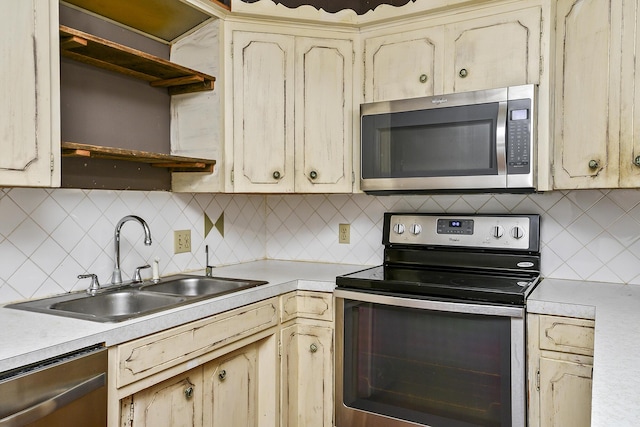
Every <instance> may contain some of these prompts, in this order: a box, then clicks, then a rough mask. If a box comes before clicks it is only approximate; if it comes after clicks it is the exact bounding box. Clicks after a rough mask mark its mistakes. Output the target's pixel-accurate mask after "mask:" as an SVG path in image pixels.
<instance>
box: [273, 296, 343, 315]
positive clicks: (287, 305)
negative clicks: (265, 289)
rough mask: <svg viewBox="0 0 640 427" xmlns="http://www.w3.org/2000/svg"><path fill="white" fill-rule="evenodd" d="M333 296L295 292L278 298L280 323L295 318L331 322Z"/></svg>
mask: <svg viewBox="0 0 640 427" xmlns="http://www.w3.org/2000/svg"><path fill="white" fill-rule="evenodd" d="M332 307H333V296H332V294H329V293H323V292H312V291H296V292H290V293H288V294H285V295H283V296H281V297H280V310H281V321H282V322H286V321H289V320H291V319H295V318H296V317H304V318H307V319H314V320H326V321H329V322H330V321H332V320H333V309H332Z"/></svg>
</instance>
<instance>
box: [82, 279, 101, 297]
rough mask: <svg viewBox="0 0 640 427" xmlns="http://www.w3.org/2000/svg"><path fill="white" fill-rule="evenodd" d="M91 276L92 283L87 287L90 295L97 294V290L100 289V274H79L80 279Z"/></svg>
mask: <svg viewBox="0 0 640 427" xmlns="http://www.w3.org/2000/svg"><path fill="white" fill-rule="evenodd" d="M89 278H91V284H90V285H89V287H88V288H87V293H88V294H89V295H95V294H96V291H97V290H98V289H100V282H98V276H97V275H95V274H79V275H78V279H89Z"/></svg>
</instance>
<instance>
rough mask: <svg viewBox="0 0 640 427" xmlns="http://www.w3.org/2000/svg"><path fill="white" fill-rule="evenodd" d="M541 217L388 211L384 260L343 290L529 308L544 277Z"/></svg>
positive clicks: (343, 279)
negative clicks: (531, 297) (527, 302)
mask: <svg viewBox="0 0 640 427" xmlns="http://www.w3.org/2000/svg"><path fill="white" fill-rule="evenodd" d="M539 221H540V219H539V216H538V215H503V216H489V215H455V216H454V215H433V214H396V213H387V214H385V222H384V230H383V243H384V244H385V264H384V265H381V266H377V267H371V268H368V269H365V270H362V271H358V272H355V273H351V274H347V275H344V276H339V277H337V278H336V284H337V286H338V287H340V288H348V289H354V290H361V291H370V292H382V293H386V294H394V295H396V294H397V295H401V296H402V295H405V296H408V297H416V298H441V299H448V300H465V301H474V302H479V303H483V302H487V303H497V304H509V305H524V304H525V301H526V298H527V296H528V295H529V293H530V292H531V291H532V290H533V288H535V286H536V285H537V284H538V283H539V282H540V280H541V279H540V271H539V265H540V252H539Z"/></svg>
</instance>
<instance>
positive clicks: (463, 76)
mask: <svg viewBox="0 0 640 427" xmlns="http://www.w3.org/2000/svg"><path fill="white" fill-rule="evenodd" d="M458 75H459V76H460V77H462V78H463V79H464V78H465V77H467V76H468V75H469V72H468V71H467V69H466V68H462V69H461V70H460V71H458Z"/></svg>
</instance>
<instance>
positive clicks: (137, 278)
mask: <svg viewBox="0 0 640 427" xmlns="http://www.w3.org/2000/svg"><path fill="white" fill-rule="evenodd" d="M145 268H151V266H150V265H149V264H145V265H142V266H140V267H136V271H135V272H134V273H133V280H132V282H133V283H140V282H142V277H141V276H140V270H143V269H145Z"/></svg>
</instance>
